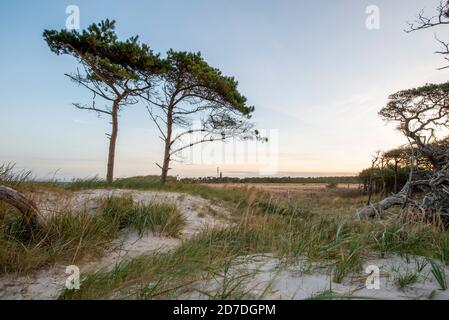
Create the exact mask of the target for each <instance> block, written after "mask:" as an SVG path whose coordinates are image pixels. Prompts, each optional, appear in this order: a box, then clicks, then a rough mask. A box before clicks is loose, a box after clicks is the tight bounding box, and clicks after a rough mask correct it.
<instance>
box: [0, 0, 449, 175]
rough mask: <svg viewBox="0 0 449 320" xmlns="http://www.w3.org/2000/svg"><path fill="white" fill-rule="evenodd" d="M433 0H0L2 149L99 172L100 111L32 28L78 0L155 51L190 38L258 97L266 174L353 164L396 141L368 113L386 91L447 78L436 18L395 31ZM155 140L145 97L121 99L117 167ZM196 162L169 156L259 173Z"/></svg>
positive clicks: (186, 166) (8, 157)
mask: <svg viewBox="0 0 449 320" xmlns="http://www.w3.org/2000/svg"><path fill="white" fill-rule="evenodd" d="M438 2H439V1H438V0H370V1H365V0H262V1H261V0H239V1H237V0H190V1H184V0H177V1H175V0H169V1H152V0H146V1H144V0H130V1H118V0H116V1H106V0H101V1H84V0H83V1H81V0H79V1H77V0H73V1H56V0H55V1H50V0H48V1H23V0H16V1H1V2H0V39H1V43H2V46H1V48H0V67H1V72H0V96H1V102H0V163H5V162H13V163H16V164H17V167H18V168H23V169H31V170H33V172H34V174H35V175H36V176H38V177H42V178H45V177H51V176H52V175H53V173H54V172H55V171H56V170H58V172H57V177H59V178H64V179H70V178H74V177H77V178H85V177H92V176H95V175H97V174H98V175H99V176H101V177H103V176H104V175H105V170H106V158H107V143H108V141H107V138H106V136H105V133H106V132H109V130H110V126H109V120H108V119H106V118H98V117H97V115H96V114H94V113H89V112H86V111H81V110H77V109H75V108H74V107H73V106H72V103H73V102H80V103H87V102H89V101H91V96H90V94H89V93H88V92H86V91H85V90H84V89H83V88H80V87H77V86H76V85H75V84H74V83H72V82H71V81H69V79H68V78H67V77H65V76H64V73H67V72H73V71H75V70H76V67H77V63H76V61H75V60H74V58H72V57H69V56H56V55H54V54H53V53H52V52H51V51H50V50H49V49H48V47H47V45H46V43H45V42H44V40H43V38H42V32H43V30H44V29H62V28H64V27H65V20H66V18H67V14H66V12H65V10H66V7H67V6H68V5H77V6H78V7H79V8H80V22H81V28H86V27H87V26H88V25H89V24H91V23H93V22H99V21H100V20H102V19H106V18H109V19H115V20H116V21H117V25H116V26H117V33H118V35H119V36H120V38H122V39H124V38H127V37H129V36H132V35H135V34H138V35H139V36H140V39H141V40H142V41H144V42H146V43H148V44H149V45H150V46H151V48H152V49H153V50H154V51H156V52H161V53H162V54H164V53H165V52H166V51H167V50H168V49H169V48H173V49H175V50H188V51H201V53H202V55H203V57H204V58H205V59H206V61H207V62H209V64H210V65H212V66H214V67H218V68H220V69H221V70H222V71H223V73H224V74H226V75H232V76H234V77H235V78H236V79H237V80H238V81H239V89H240V91H241V92H242V94H244V95H245V96H246V97H247V98H248V102H249V104H251V105H254V106H255V107H256V111H255V113H254V116H253V119H252V120H253V121H254V122H255V124H256V126H257V127H258V128H260V129H262V130H268V132H274V136H273V137H274V138H273V139H272V140H270V143H273V144H275V145H274V146H272V149H271V150H272V152H273V153H274V152H275V153H276V159H275V160H273V159H272V160H273V161H275V162H276V163H277V164H278V169H277V171H278V172H277V175H292V176H295V175H302V176H316V175H343V174H346V175H347V174H356V173H357V172H358V171H359V170H361V169H362V168H365V167H368V166H369V165H370V160H371V156H372V155H373V154H374V153H375V152H376V151H377V150H385V149H388V148H392V147H395V146H398V145H400V144H403V143H405V142H406V141H405V140H404V138H402V137H401V135H400V134H399V133H398V132H396V131H395V129H394V127H395V126H394V124H386V123H384V122H383V121H382V120H381V119H380V118H379V116H378V115H377V112H378V111H379V110H380V109H381V108H382V106H383V105H384V104H385V103H386V101H387V97H388V95H389V94H391V93H394V92H396V91H398V90H401V89H407V88H410V87H415V86H420V85H423V84H425V83H429V82H444V81H447V78H448V72H449V71H448V70H444V71H438V70H436V69H437V68H438V67H441V66H442V65H444V60H443V59H442V57H441V56H438V55H436V54H434V52H435V51H436V50H438V49H439V46H438V43H437V42H436V40H435V39H434V34H435V33H436V34H437V35H440V36H442V37H445V36H446V35H447V30H444V28H443V29H431V30H428V31H421V32H416V33H411V34H406V33H405V32H404V29H405V28H406V22H407V21H410V20H413V18H414V17H415V16H416V14H417V13H418V12H419V11H420V10H421V9H423V8H426V10H427V12H429V14H433V13H434V12H435V7H436V5H437V4H438ZM369 5H376V6H378V7H379V9H380V29H379V30H368V29H367V28H366V25H365V22H366V19H367V17H368V15H367V13H366V8H367V7H368V6H369ZM266 147H267V148H269V147H268V146H266ZM162 150H163V146H162V141H160V140H159V139H158V138H157V131H156V128H155V127H154V125H153V123H152V122H151V120H150V118H149V117H148V115H147V113H146V110H145V108H144V107H143V106H142V105H135V106H129V107H126V108H125V109H124V110H123V112H122V114H121V118H120V132H119V139H118V145H117V156H116V159H117V161H116V176H117V177H125V176H132V175H146V174H158V173H159V169H158V168H157V166H156V165H155V162H159V161H160V160H161V157H162ZM208 150H209V149H207V150H205V149H201V148H196V149H195V150H193V154H196V155H198V154H206V153H207V152H209V151H208ZM232 152H233V151H232V150H231V151H229V150H227V151H226V154H227V155H230V154H232ZM237 152H238V151H237ZM239 156H241V155H236V157H239ZM243 158H244V157H243ZM269 161H271V160H269ZM199 162H201V161H196V163H193V164H192V163H190V162H189V160H188V159H187V160H185V161H184V163H174V164H173V171H171V174H173V175H176V174H179V175H180V176H205V175H208V176H212V175H215V172H216V167H217V166H220V168H221V170H222V171H223V174H224V175H234V176H235V175H237V176H245V175H250V176H257V175H259V174H260V164H257V163H254V162H253V161H235V162H232V161H227V163H217V164H215V163H206V164H204V163H199ZM264 165H267V164H264Z"/></svg>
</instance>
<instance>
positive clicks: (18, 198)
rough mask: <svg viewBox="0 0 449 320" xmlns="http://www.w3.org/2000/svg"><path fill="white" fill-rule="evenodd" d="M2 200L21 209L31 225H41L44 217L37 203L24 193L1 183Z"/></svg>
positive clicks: (0, 197) (0, 198)
mask: <svg viewBox="0 0 449 320" xmlns="http://www.w3.org/2000/svg"><path fill="white" fill-rule="evenodd" d="M0 201H4V202H6V203H8V204H9V205H11V206H13V207H14V208H16V209H17V210H19V211H20V212H21V213H22V214H23V216H24V217H25V219H26V220H27V221H28V223H29V224H31V225H40V224H42V223H43V218H42V216H41V214H40V212H39V209H38V208H37V206H36V204H35V203H34V202H33V201H32V200H30V199H28V198H27V197H26V196H25V195H24V194H23V193H21V192H18V191H16V190H14V189H12V188H9V187H6V186H2V185H0Z"/></svg>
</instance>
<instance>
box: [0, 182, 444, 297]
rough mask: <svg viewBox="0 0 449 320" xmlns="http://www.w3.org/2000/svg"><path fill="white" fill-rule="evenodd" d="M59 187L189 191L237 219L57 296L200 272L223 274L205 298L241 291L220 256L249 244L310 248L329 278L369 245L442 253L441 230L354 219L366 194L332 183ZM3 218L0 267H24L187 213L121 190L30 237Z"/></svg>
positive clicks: (151, 287)
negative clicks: (296, 190)
mask: <svg viewBox="0 0 449 320" xmlns="http://www.w3.org/2000/svg"><path fill="white" fill-rule="evenodd" d="M25 185H26V183H25ZM22 186H24V185H23V184H22ZM57 188H60V189H61V190H68V191H67V192H69V191H72V190H82V189H92V188H122V189H140V190H149V189H151V190H161V191H174V192H181V193H185V194H194V195H198V196H201V197H203V198H206V199H209V200H211V201H212V203H216V204H223V205H226V206H227V207H229V209H230V210H231V213H232V222H234V224H233V225H232V226H230V227H227V228H224V229H214V230H207V231H204V232H202V233H201V234H198V235H196V236H194V237H193V238H191V239H188V240H186V241H184V242H183V244H182V245H181V246H180V247H179V248H177V249H175V250H174V251H171V252H168V253H153V254H149V255H146V256H141V257H137V258H134V259H132V260H130V261H126V262H123V263H121V264H119V265H117V266H115V267H114V268H113V269H112V270H98V271H97V272H95V273H89V274H85V275H83V278H82V284H81V289H80V290H79V291H64V292H63V293H62V294H61V298H63V299H98V298H111V297H113V298H133V299H159V298H176V297H179V296H180V295H182V294H183V293H186V292H195V290H198V288H197V287H196V283H197V281H199V280H201V279H208V278H211V277H217V276H221V278H222V280H223V281H222V286H221V288H219V289H220V290H217V291H216V292H208V294H209V295H210V298H218V297H221V298H237V297H247V293H248V292H246V291H245V288H243V287H242V281H243V278H245V277H242V278H239V277H237V276H235V275H234V274H230V273H229V268H228V267H227V266H230V265H232V264H233V262H234V261H235V259H236V258H237V257H240V256H246V255H252V254H264V253H271V254H273V256H274V257H275V258H279V259H280V261H286V262H289V261H297V260H298V259H299V258H307V260H308V261H310V262H311V263H313V262H319V263H323V265H325V266H326V267H328V268H330V271H332V272H333V279H334V281H336V282H342V281H343V280H344V279H345V277H347V276H348V275H349V274H351V273H353V272H358V271H359V270H360V268H361V266H362V264H363V262H364V261H366V260H367V259H369V258H372V257H373V254H379V255H381V256H384V257H385V256H388V255H389V254H401V255H406V256H407V255H410V256H422V257H429V258H432V259H439V260H440V261H442V262H443V263H448V262H449V254H448V252H449V249H448V248H449V240H448V239H449V235H448V233H447V231H444V230H441V229H440V228H439V227H437V226H434V225H432V224H423V223H414V222H412V221H408V222H407V221H405V222H404V221H398V220H394V219H391V220H375V221H358V220H356V219H354V213H355V211H356V209H357V208H359V207H360V206H362V205H363V204H364V203H365V202H366V198H365V197H362V196H360V195H358V194H355V193H351V192H346V191H345V192H341V190H338V189H337V190H333V189H329V190H326V191H325V192H322V193H319V192H316V193H307V194H297V195H293V196H290V197H288V198H287V197H285V196H283V195H276V196H275V195H271V194H269V193H264V192H261V191H256V190H255V189H251V188H243V189H242V188H237V187H236V188H212V187H208V186H204V185H200V184H186V183H182V182H177V181H170V182H169V183H167V184H165V185H161V184H160V183H159V181H158V179H157V178H156V177H134V178H129V179H118V180H116V181H115V182H114V183H113V184H112V185H107V184H106V183H105V182H104V181H101V180H98V179H93V180H80V181H75V182H72V183H68V184H57ZM1 210H2V207H1V205H0V212H1ZM8 210H10V209H8ZM4 216H6V217H10V216H14V215H11V214H6V215H4ZM15 216H17V213H16V214H15ZM0 219H3V220H2V221H0V225H2V226H3V227H2V228H3V229H2V232H0V242H1V246H0V268H1V269H2V270H1V271H2V272H7V271H8V270H9V271H16V270H19V271H30V270H32V269H33V268H34V266H37V267H42V266H45V265H48V264H50V263H52V262H55V261H78V260H79V259H82V258H83V257H87V256H89V255H92V256H93V255H95V256H96V255H98V254H101V253H102V252H104V250H106V249H108V247H109V246H110V243H111V241H112V239H114V238H115V237H117V233H118V232H119V231H120V230H122V229H123V228H134V229H136V230H138V231H139V232H143V231H145V230H152V231H154V232H157V233H161V234H165V235H170V236H177V235H179V232H180V230H181V229H182V228H183V225H184V223H185V221H184V220H183V219H182V216H181V215H180V214H179V212H177V210H176V208H174V207H173V206H166V205H152V206H144V205H142V204H135V203H133V201H132V199H131V198H127V197H123V198H106V199H104V202H103V203H102V205H101V206H100V208H99V209H98V213H97V214H96V215H88V214H80V215H79V216H77V217H76V218H74V216H73V215H71V214H69V213H67V214H63V215H59V217H57V218H56V217H55V218H54V219H55V220H54V221H52V223H51V224H50V225H51V226H52V227H51V228H47V229H43V230H35V231H34V233H33V237H31V238H30V237H29V234H30V233H29V232H27V231H26V230H24V229H23V225H22V223H21V222H20V221H16V220H14V219H13V220H11V219H10V218H2V215H0ZM73 219H75V221H73ZM27 237H28V238H27ZM44 239H45V240H44ZM226 268H228V269H226ZM434 270H436V271H435V272H434V276H435V278H436V279H437V281H438V282H439V283H440V282H441V281H443V279H444V280H445V278H444V277H442V275H441V272H438V268H436V267H435V268H434ZM439 271H441V270H439ZM443 271H444V270H443ZM438 279H440V280H438ZM412 280H414V279H413V277H412V276H410V277H408V276H407V275H404V277H403V279H400V280H398V284H399V285H404V288H405V287H406V286H407V283H408V284H410V283H411V282H412ZM442 284H443V282H441V284H440V286H442V287H443V285H442Z"/></svg>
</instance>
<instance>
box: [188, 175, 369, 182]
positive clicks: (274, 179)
mask: <svg viewBox="0 0 449 320" xmlns="http://www.w3.org/2000/svg"><path fill="white" fill-rule="evenodd" d="M182 181H184V182H191V183H194V182H198V183H327V184H334V183H360V182H361V181H360V178H359V177H357V176H352V177H308V178H305V177H251V178H233V177H222V178H216V177H204V178H184V179H182Z"/></svg>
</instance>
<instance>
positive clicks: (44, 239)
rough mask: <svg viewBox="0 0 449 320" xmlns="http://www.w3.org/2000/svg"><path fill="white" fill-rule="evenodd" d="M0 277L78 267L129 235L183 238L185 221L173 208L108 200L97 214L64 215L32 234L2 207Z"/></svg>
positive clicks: (13, 212) (125, 199) (52, 218)
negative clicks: (132, 232) (47, 268)
mask: <svg viewBox="0 0 449 320" xmlns="http://www.w3.org/2000/svg"><path fill="white" fill-rule="evenodd" d="M0 213H1V215H0V217H2V218H1V219H0V273H11V272H15V273H19V274H23V273H29V272H32V271H35V270H37V269H39V268H43V267H45V266H48V265H51V264H54V263H57V262H58V263H76V262H78V261H80V260H82V259H84V258H87V257H97V256H98V255H101V254H103V253H104V252H105V251H106V250H108V249H110V248H112V241H113V240H114V239H116V238H117V237H118V233H119V232H120V231H121V230H123V229H125V228H129V229H136V230H138V231H139V232H140V233H143V232H144V231H146V230H150V231H153V232H156V233H160V234H163V235H167V236H172V237H177V236H179V235H180V232H181V231H182V229H183V227H184V225H185V219H184V217H183V216H182V215H181V213H180V212H179V211H178V209H177V208H176V207H175V206H173V205H165V204H150V205H143V204H136V203H134V202H133V200H132V198H129V197H123V198H122V197H111V198H107V199H104V200H103V201H102V203H101V205H100V207H99V209H98V211H97V212H93V213H92V212H87V211H83V212H70V211H64V212H59V213H55V214H53V215H52V216H50V217H49V218H48V219H47V221H46V224H44V225H42V226H38V227H34V228H33V229H30V227H29V225H28V224H26V223H25V221H24V220H23V218H22V215H20V214H19V213H18V212H16V210H15V209H14V208H12V207H10V206H7V205H5V204H0Z"/></svg>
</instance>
